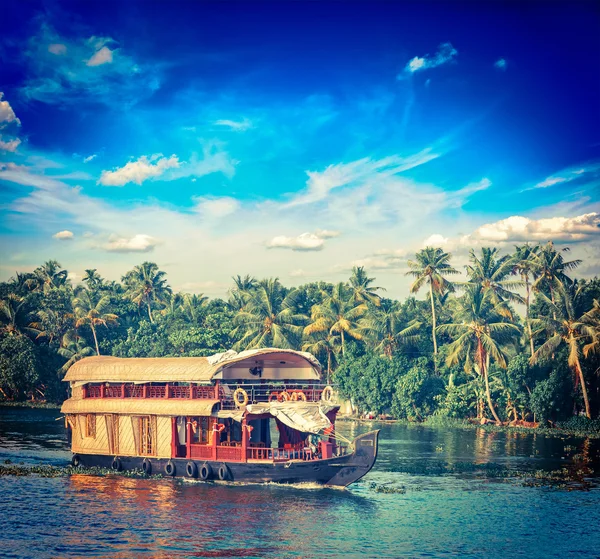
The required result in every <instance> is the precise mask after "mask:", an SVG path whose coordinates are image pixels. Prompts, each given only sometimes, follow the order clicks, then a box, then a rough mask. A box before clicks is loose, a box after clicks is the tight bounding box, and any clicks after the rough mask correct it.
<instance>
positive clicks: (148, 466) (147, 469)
mask: <svg viewBox="0 0 600 559" xmlns="http://www.w3.org/2000/svg"><path fill="white" fill-rule="evenodd" d="M142 471H143V472H144V473H145V474H146V475H147V476H151V475H152V462H150V460H148V458H144V461H143V462H142Z"/></svg>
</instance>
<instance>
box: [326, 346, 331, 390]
mask: <svg viewBox="0 0 600 559" xmlns="http://www.w3.org/2000/svg"><path fill="white" fill-rule="evenodd" d="M330 382H331V350H330V349H327V384H330Z"/></svg>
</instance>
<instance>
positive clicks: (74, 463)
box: [71, 454, 81, 468]
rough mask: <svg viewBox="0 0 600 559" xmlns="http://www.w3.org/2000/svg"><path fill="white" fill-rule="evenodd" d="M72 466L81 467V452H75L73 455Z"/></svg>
mask: <svg viewBox="0 0 600 559" xmlns="http://www.w3.org/2000/svg"><path fill="white" fill-rule="evenodd" d="M71 466H73V467H74V468H79V466H81V457H80V456H79V454H73V457H72V458H71Z"/></svg>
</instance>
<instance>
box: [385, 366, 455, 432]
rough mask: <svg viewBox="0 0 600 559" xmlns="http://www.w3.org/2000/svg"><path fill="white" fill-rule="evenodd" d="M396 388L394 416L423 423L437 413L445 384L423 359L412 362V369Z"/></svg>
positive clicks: (392, 408)
mask: <svg viewBox="0 0 600 559" xmlns="http://www.w3.org/2000/svg"><path fill="white" fill-rule="evenodd" d="M395 388H396V390H395V393H394V396H393V399H392V407H391V411H392V415H394V417H398V418H400V419H409V420H413V421H422V420H423V419H425V418H426V417H427V416H430V415H432V414H433V413H434V412H435V410H436V408H437V406H438V401H439V399H438V396H439V395H440V394H442V393H443V391H444V382H443V381H442V379H441V378H440V377H438V376H437V375H434V373H433V367H432V365H431V362H430V361H429V359H427V358H425V357H421V358H419V359H415V360H413V361H412V367H411V368H410V369H409V370H408V371H406V373H404V374H402V375H401V376H400V378H399V379H398V381H397V383H396V387H395Z"/></svg>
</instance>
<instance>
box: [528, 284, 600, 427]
mask: <svg viewBox="0 0 600 559" xmlns="http://www.w3.org/2000/svg"><path fill="white" fill-rule="evenodd" d="M573 291H574V288H565V287H564V286H563V285H561V284H558V285H555V290H554V296H555V300H554V301H553V300H551V299H550V298H549V297H547V296H546V295H545V294H544V293H538V297H540V298H541V299H542V301H543V302H544V303H545V304H546V305H548V307H549V308H550V309H551V310H552V317H550V316H545V317H542V318H538V319H535V320H534V321H533V325H534V327H535V331H534V332H533V335H534V336H537V335H540V334H546V336H547V340H546V341H545V342H544V343H543V344H542V345H541V346H540V347H539V348H538V349H537V351H536V352H535V353H534V354H533V356H532V357H531V359H530V362H531V363H532V364H533V363H537V362H539V361H542V360H545V359H548V358H549V357H551V356H552V355H554V353H555V352H556V350H557V349H558V348H559V347H560V346H561V345H563V344H564V345H566V346H567V348H568V349H569V356H568V358H567V363H568V365H569V368H570V369H571V371H572V372H573V376H574V377H575V382H574V384H575V388H577V385H578V384H580V385H581V394H582V396H583V402H584V405H585V415H586V416H587V417H588V418H590V419H591V412H590V402H589V399H588V394H587V388H586V386H585V378H584V376H583V369H582V368H581V361H580V355H581V351H580V344H581V342H585V341H588V342H590V343H589V344H588V345H587V346H586V347H587V348H588V349H587V352H586V353H589V352H590V350H591V348H593V347H594V346H595V345H596V344H597V343H598V330H597V316H596V311H595V308H592V309H591V310H590V311H588V312H587V313H584V314H582V315H581V316H579V317H577V316H576V313H575V310H574V309H575V303H576V300H577V296H578V294H579V291H575V292H573Z"/></svg>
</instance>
